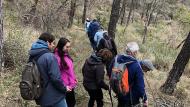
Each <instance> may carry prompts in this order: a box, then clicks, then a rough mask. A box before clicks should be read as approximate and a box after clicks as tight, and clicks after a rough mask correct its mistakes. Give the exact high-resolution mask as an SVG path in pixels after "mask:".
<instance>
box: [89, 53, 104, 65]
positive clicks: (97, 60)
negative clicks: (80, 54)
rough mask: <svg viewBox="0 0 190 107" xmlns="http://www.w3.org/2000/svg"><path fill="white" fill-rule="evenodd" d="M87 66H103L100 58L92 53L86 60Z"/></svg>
mask: <svg viewBox="0 0 190 107" xmlns="http://www.w3.org/2000/svg"><path fill="white" fill-rule="evenodd" d="M87 62H88V64H90V65H99V64H103V63H102V58H101V57H98V56H96V54H95V53H93V54H92V55H91V56H90V57H89V58H88V59H87Z"/></svg>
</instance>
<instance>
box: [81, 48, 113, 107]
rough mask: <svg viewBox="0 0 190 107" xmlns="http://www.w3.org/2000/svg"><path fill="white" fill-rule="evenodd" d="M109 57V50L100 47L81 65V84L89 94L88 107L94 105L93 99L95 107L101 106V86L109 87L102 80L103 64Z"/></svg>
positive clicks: (106, 88) (110, 55)
mask: <svg viewBox="0 0 190 107" xmlns="http://www.w3.org/2000/svg"><path fill="white" fill-rule="evenodd" d="M110 58H112V53H111V51H109V50H108V49H101V50H100V51H98V53H96V54H93V55H91V56H90V57H89V58H88V59H86V61H85V64H84V65H83V68H82V73H83V85H84V88H85V89H86V91H87V92H88V94H89V96H90V99H89V102H88V107H94V102H95V101H96V103H97V107H103V93H102V88H103V89H105V90H108V89H109V86H108V85H107V84H106V83H105V82H104V74H105V71H104V65H105V64H106V62H107V61H108V60H110Z"/></svg>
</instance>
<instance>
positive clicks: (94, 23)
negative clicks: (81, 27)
mask: <svg viewBox="0 0 190 107" xmlns="http://www.w3.org/2000/svg"><path fill="white" fill-rule="evenodd" d="M100 28H101V27H100V23H99V22H98V21H97V20H93V21H92V22H91V23H90V25H89V27H88V37H89V38H92V39H93V38H94V35H95V34H96V32H97V31H98V30H99V29H100Z"/></svg>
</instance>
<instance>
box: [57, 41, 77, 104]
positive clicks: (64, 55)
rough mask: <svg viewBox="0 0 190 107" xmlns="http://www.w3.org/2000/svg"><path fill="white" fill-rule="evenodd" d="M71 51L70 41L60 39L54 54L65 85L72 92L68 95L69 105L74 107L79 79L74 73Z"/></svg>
mask: <svg viewBox="0 0 190 107" xmlns="http://www.w3.org/2000/svg"><path fill="white" fill-rule="evenodd" d="M70 49H71V44H70V41H69V40H68V39H66V38H60V39H59V41H58V44H57V46H56V48H55V53H54V54H55V57H56V59H57V61H58V65H59V68H60V71H61V78H62V80H63V82H64V83H65V85H66V86H68V87H70V89H71V90H72V91H70V92H67V93H66V102H67V105H68V107H74V106H75V104H76V100H75V92H74V89H75V87H76V86H77V79H76V76H75V73H74V65H73V59H72V58H71V57H70V56H69V51H70Z"/></svg>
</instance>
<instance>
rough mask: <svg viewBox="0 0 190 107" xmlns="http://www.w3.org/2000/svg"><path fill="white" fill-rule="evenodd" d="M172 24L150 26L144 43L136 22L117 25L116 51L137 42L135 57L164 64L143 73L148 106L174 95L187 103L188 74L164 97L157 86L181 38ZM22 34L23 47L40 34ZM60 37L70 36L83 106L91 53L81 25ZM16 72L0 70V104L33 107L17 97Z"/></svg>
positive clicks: (79, 101) (106, 98)
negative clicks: (25, 39)
mask: <svg viewBox="0 0 190 107" xmlns="http://www.w3.org/2000/svg"><path fill="white" fill-rule="evenodd" d="M163 23H164V22H163ZM174 25H175V26H173V23H172V25H169V26H168V25H167V26H166V25H165V24H163V25H158V26H161V27H156V28H151V31H150V32H149V35H148V38H147V43H146V44H141V39H142V35H141V33H142V31H143V26H142V25H141V24H140V23H133V24H130V25H129V27H128V28H127V30H126V33H125V34H123V33H122V31H123V29H124V28H123V27H121V26H119V27H118V32H117V34H116V35H117V36H116V44H117V46H118V50H119V53H123V49H124V48H125V45H126V43H127V42H129V41H137V42H138V43H139V44H140V47H141V50H140V54H139V56H138V57H139V59H145V58H148V59H151V60H152V61H153V62H155V63H158V64H160V65H163V66H164V65H167V67H168V68H167V69H164V68H163V67H161V68H160V69H159V70H158V71H156V70H155V71H153V72H148V73H146V74H145V78H146V79H145V83H146V89H147V90H146V91H147V93H148V98H149V104H150V107H153V105H154V104H155V102H154V98H164V99H167V100H168V99H169V100H170V101H172V102H174V101H175V100H176V99H177V98H180V97H182V98H183V99H182V101H184V102H187V104H188V102H190V99H189V96H190V93H189V92H190V91H189V90H190V85H189V83H190V79H189V78H188V76H185V75H184V76H182V78H181V81H180V82H179V83H178V85H177V89H176V92H175V94H174V96H172V97H170V96H166V95H164V94H162V93H160V92H159V87H160V86H161V85H162V84H163V83H164V82H165V80H166V77H167V75H168V71H169V69H170V68H171V67H172V64H173V61H174V60H175V57H176V56H175V55H176V54H177V52H178V51H179V50H177V51H175V50H174V49H173V47H170V46H173V43H179V42H180V41H181V40H182V38H183V36H179V35H178V34H181V33H180V32H181V30H179V32H178V33H177V34H174V33H171V32H174V31H175V30H176V26H178V25H176V24H175V22H174ZM23 34H24V35H27V37H30V38H31V39H30V41H29V42H28V45H27V48H28V49H29V48H30V45H31V43H32V42H33V41H35V40H36V38H37V37H38V35H39V34H40V33H39V32H38V31H33V30H32V29H31V28H26V30H24V33H23ZM173 34H174V38H175V39H171V40H170V41H168V43H169V44H166V43H163V45H164V46H166V48H163V45H162V42H167V41H166V40H168V38H170V36H171V35H173ZM60 36H61V37H62V36H64V37H66V38H68V39H70V41H71V43H72V51H71V56H72V58H73V59H74V64H75V73H76V75H77V79H78V81H79V84H78V87H77V88H76V99H77V105H78V106H77V107H85V106H86V105H87V101H88V95H87V92H86V91H85V90H84V88H83V85H82V73H81V68H82V65H83V63H84V61H85V59H86V58H87V57H89V56H90V54H91V52H92V49H91V47H90V43H89V40H88V38H87V35H86V34H85V32H84V30H83V28H81V27H77V26H73V27H72V28H71V29H68V30H67V31H64V32H59V33H57V37H60ZM158 36H159V37H158ZM158 38H159V39H158ZM57 39H58V38H57ZM175 45H176V44H175ZM165 51H167V52H168V54H166V53H167V52H165ZM171 52H173V53H171ZM155 53H156V54H155ZM156 55H157V56H156ZM158 58H159V59H158ZM163 63H165V64H163ZM187 68H189V67H187ZM20 72H21V71H20V70H19V69H16V70H14V72H13V71H12V72H6V73H1V75H0V104H1V106H2V107H26V106H27V107H34V106H35V104H34V102H26V101H23V100H22V99H21V97H20V94H19V88H18V84H19V81H20ZM106 81H107V82H108V79H106ZM175 97H176V98H175ZM113 99H114V107H115V106H116V105H117V101H116V99H115V98H113ZM104 101H105V107H110V106H111V105H110V98H109V95H108V92H107V91H104ZM188 106H189V105H187V106H186V107H188Z"/></svg>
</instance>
